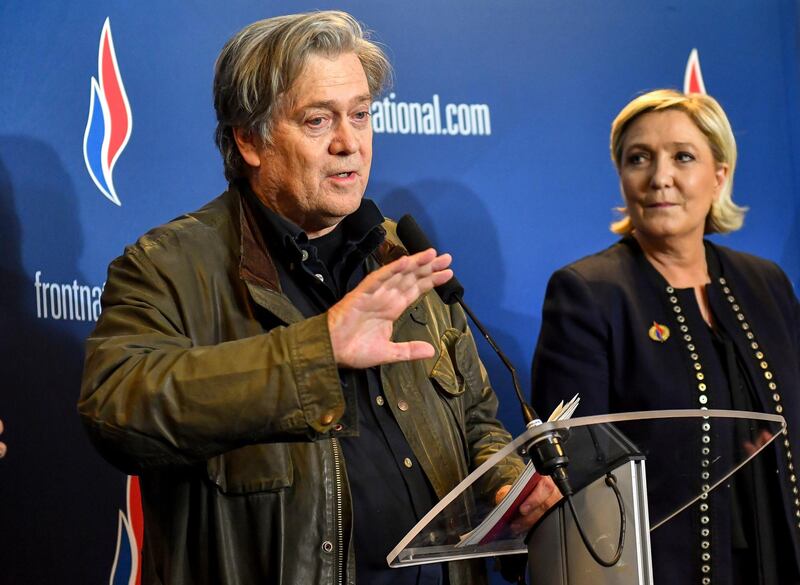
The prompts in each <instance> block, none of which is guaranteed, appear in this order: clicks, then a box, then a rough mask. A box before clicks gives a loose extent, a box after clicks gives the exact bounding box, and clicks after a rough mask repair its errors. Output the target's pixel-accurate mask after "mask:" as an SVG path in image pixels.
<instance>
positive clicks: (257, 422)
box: [78, 247, 344, 472]
mask: <svg viewBox="0 0 800 585" xmlns="http://www.w3.org/2000/svg"><path fill="white" fill-rule="evenodd" d="M168 269H169V267H166V268H164V267H161V268H160V269H157V268H156V267H155V266H154V264H153V263H152V262H151V260H150V258H149V257H148V255H147V254H146V253H145V252H144V251H143V250H142V248H140V247H132V248H129V250H128V251H127V252H126V254H125V255H124V256H122V257H121V258H118V259H117V260H115V261H114V262H113V263H112V264H111V266H110V267H109V276H108V281H107V285H106V287H105V290H104V293H103V312H102V314H101V316H100V319H99V320H98V323H97V326H96V328H95V330H94V331H93V333H92V334H91V335H90V337H89V339H88V340H87V346H86V348H87V352H86V360H85V365H84V375H83V382H82V387H81V395H80V400H79V403H78V411H79V413H80V416H81V418H82V420H83V422H84V424H85V426H86V428H87V430H88V432H89V435H90V438H91V439H92V441H93V442H94V443H95V444H96V446H97V448H98V449H99V450H100V452H101V453H102V454H103V455H104V456H105V457H106V458H107V459H109V461H111V462H112V463H113V464H115V465H117V466H118V467H120V468H121V469H123V470H124V471H126V472H138V471H141V470H143V469H147V468H150V467H154V466H164V465H182V464H192V463H194V462H198V461H202V460H205V459H207V458H209V457H212V456H214V455H217V454H219V453H223V452H226V451H229V450H231V449H234V448H237V447H240V446H243V445H246V444H251V443H260V442H272V441H286V440H309V439H313V438H316V437H318V436H319V435H320V434H322V433H325V432H326V431H327V430H329V428H330V426H331V425H332V424H334V423H335V422H336V421H337V420H338V419H339V417H340V416H341V415H342V414H343V412H344V398H343V396H342V391H341V387H340V382H339V376H338V373H337V369H336V366H335V363H334V360H333V350H332V348H331V344H330V335H329V333H328V328H327V319H326V316H325V315H324V314H323V315H320V316H318V317H314V318H310V319H307V320H304V321H301V322H298V323H296V324H292V325H289V326H286V327H279V328H276V329H273V330H271V331H269V332H268V333H262V332H260V331H253V335H252V336H250V337H246V338H243V339H238V340H235V341H227V342H223V343H218V344H213V345H205V346H200V345H198V344H196V343H195V342H193V340H192V338H191V336H190V335H189V334H188V333H187V331H186V330H185V329H186V327H185V323H184V320H185V316H184V315H182V311H183V310H184V309H185V307H182V306H181V303H179V302H178V301H177V300H176V296H177V294H178V293H176V292H175V287H174V282H172V281H171V280H170V279H168V278H166V277H165V275H166V273H167V272H168ZM209 286H211V285H209ZM231 302H233V301H231ZM221 310H224V309H221Z"/></svg>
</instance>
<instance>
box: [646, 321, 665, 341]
mask: <svg viewBox="0 0 800 585" xmlns="http://www.w3.org/2000/svg"><path fill="white" fill-rule="evenodd" d="M647 335H649V336H650V339H652V340H653V341H657V342H659V343H664V342H665V341H666V340H667V339H669V327H667V326H666V325H661V324H660V323H656V322H655V321H653V326H652V327H650V330H649V331H648V332H647Z"/></svg>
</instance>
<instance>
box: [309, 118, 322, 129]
mask: <svg viewBox="0 0 800 585" xmlns="http://www.w3.org/2000/svg"><path fill="white" fill-rule="evenodd" d="M324 123H325V118H323V117H322V116H317V117H315V118H309V119H308V120H306V124H308V125H309V126H311V127H312V128H319V127H320V126H322V125H323V124H324Z"/></svg>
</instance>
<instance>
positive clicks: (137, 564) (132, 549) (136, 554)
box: [108, 475, 144, 585]
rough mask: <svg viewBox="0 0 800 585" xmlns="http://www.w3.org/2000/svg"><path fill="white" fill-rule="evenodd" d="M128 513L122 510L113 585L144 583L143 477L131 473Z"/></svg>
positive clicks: (112, 569)
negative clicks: (141, 479)
mask: <svg viewBox="0 0 800 585" xmlns="http://www.w3.org/2000/svg"><path fill="white" fill-rule="evenodd" d="M126 506H127V508H128V509H127V514H126V513H125V512H123V511H122V510H120V511H119V522H118V524H117V552H116V554H115V555H114V565H113V566H112V567H111V577H110V578H109V580H108V583H109V585H140V584H141V582H142V567H141V559H142V538H143V536H144V517H143V515H142V496H141V492H140V491H139V478H138V477H136V476H135V475H129V476H128V485H127V488H126Z"/></svg>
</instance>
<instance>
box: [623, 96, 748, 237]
mask: <svg viewBox="0 0 800 585" xmlns="http://www.w3.org/2000/svg"><path fill="white" fill-rule="evenodd" d="M664 110H678V111H681V112H684V113H685V114H686V115H687V116H689V118H690V119H691V120H692V122H694V125H695V126H697V128H698V129H699V130H700V132H702V133H703V135H704V136H705V137H706V139H707V140H708V145H709V146H710V147H711V152H712V153H713V155H714V160H716V162H717V163H718V164H726V165H728V179H727V181H726V182H725V185H723V187H722V190H721V191H720V194H719V198H718V199H717V200H716V201H714V202H713V203H712V204H711V211H710V212H709V213H708V217H706V228H705V233H707V234H710V233H721V234H724V233H728V232H733V231H736V230H738V229H739V228H740V227H742V224H743V223H744V215H745V213H746V212H747V208H746V207H741V206H739V205H736V204H735V203H734V202H733V196H732V193H733V173H734V171H735V170H736V139H735V138H734V137H733V130H732V129H731V124H730V122H729V121H728V117H727V116H726V115H725V111H724V110H723V109H722V106H720V105H719V103H718V102H717V100H715V99H714V98H712V97H711V96H708V95H705V94H700V93H690V94H685V93H681V92H679V91H675V90H672V89H657V90H655V91H651V92H648V93H646V94H643V95H640V96H639V97H637V98H636V99H634V100H633V101H631V102H630V103H629V104H628V105H627V106H625V107H624V108H622V111H621V112H620V113H619V114H618V115H617V117H616V118H615V119H614V122H613V123H612V124H611V141H610V142H611V160H612V161H614V166H615V167H616V169H617V172H619V170H620V165H621V164H622V147H623V143H624V142H625V134H626V132H627V130H628V128H630V126H631V124H632V123H633V121H634V120H636V119H637V118H638V117H639V116H641V115H642V114H646V113H648V112H659V111H664ZM618 211H620V213H622V214H623V215H624V217H623V218H622V219H620V220H619V221H615V222H614V223H612V224H611V231H612V232H614V233H615V234H620V235H626V234H629V233H631V232H632V231H633V225H632V224H631V218H630V216H629V215H628V214H627V210H626V209H625V208H624V207H621V208H618Z"/></svg>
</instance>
